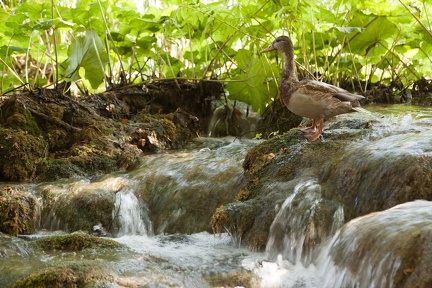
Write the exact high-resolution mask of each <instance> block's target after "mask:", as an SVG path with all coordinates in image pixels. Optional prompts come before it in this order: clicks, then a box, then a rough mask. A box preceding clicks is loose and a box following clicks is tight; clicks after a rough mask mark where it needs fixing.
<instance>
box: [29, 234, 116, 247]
mask: <svg viewBox="0 0 432 288" xmlns="http://www.w3.org/2000/svg"><path fill="white" fill-rule="evenodd" d="M36 244H37V245H39V246H40V247H41V248H42V249H44V250H62V251H81V250H83V249H102V248H110V249H117V248H122V247H123V245H121V244H119V243H117V242H115V241H113V240H110V239H104V238H99V237H96V236H92V235H88V234H84V233H73V234H66V235H59V236H49V237H44V238H40V239H37V240H36Z"/></svg>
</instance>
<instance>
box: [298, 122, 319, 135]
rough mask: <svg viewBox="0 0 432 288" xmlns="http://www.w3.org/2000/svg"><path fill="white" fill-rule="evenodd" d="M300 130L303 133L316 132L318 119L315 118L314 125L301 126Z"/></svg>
mask: <svg viewBox="0 0 432 288" xmlns="http://www.w3.org/2000/svg"><path fill="white" fill-rule="evenodd" d="M300 131H302V132H303V133H315V132H316V121H315V119H313V120H312V125H311V126H309V127H305V128H300Z"/></svg>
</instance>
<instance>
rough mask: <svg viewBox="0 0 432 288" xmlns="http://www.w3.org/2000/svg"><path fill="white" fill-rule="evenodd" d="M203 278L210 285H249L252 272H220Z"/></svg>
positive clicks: (250, 284)
mask: <svg viewBox="0 0 432 288" xmlns="http://www.w3.org/2000/svg"><path fill="white" fill-rule="evenodd" d="M204 278H205V280H206V281H207V282H208V283H209V284H210V285H211V286H212V287H251V286H252V279H253V273H251V272H245V271H242V272H231V273H220V274H216V275H211V276H205V277H204Z"/></svg>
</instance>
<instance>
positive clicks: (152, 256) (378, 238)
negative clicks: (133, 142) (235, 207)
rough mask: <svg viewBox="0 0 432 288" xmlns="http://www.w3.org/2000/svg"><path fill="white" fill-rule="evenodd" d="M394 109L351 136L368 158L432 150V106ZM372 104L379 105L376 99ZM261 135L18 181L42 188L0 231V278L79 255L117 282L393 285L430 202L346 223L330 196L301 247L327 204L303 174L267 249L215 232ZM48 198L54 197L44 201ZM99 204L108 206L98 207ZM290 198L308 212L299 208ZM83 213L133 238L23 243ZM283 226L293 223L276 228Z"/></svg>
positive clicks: (96, 228) (427, 222)
mask: <svg viewBox="0 0 432 288" xmlns="http://www.w3.org/2000/svg"><path fill="white" fill-rule="evenodd" d="M397 109H398V108H397V107H396V108H390V109H387V113H386V114H384V116H383V117H382V118H380V119H379V120H377V121H378V124H376V125H375V126H374V127H373V128H372V129H371V130H370V131H369V132H368V133H366V134H364V135H362V136H361V137H360V138H359V139H358V140H355V141H353V146H358V147H361V149H364V151H368V153H367V155H365V157H371V158H373V157H375V155H377V154H380V155H382V154H383V153H389V151H391V153H393V154H396V155H397V154H398V153H399V154H400V155H407V154H410V153H412V154H416V155H423V156H424V157H431V155H432V136H431V135H432V129H431V127H432V110H431V109H426V108H418V109H414V108H413V109H412V110H411V111H408V112H407V113H399V112H398V110H397ZM370 110H371V111H372V112H374V113H375V112H380V113H381V112H382V108H380V107H376V108H373V107H372V108H371V109H370ZM335 131H336V130H335ZM334 133H336V132H334ZM257 143H259V140H248V139H237V138H233V137H225V138H199V139H196V140H194V141H191V143H189V144H188V146H187V147H185V148H184V149H182V150H180V151H175V152H161V153H158V154H154V155H144V156H143V157H142V159H141V161H140V162H139V163H137V165H136V166H135V167H134V168H133V169H132V170H130V171H127V172H125V173H119V172H118V173H111V174H108V175H104V176H101V177H93V178H85V179H65V180H60V181H56V182H52V183H41V184H20V186H24V187H25V190H26V191H28V192H30V193H32V194H33V195H35V196H36V197H37V199H38V205H39V207H38V209H37V211H38V212H37V213H36V216H35V219H34V221H35V226H36V229H37V232H36V233H35V234H33V235H21V236H20V237H10V238H9V237H5V236H2V235H0V258H3V260H2V261H1V263H0V287H10V285H11V283H14V281H16V280H17V279H20V278H22V277H24V276H26V275H28V274H29V273H33V272H35V271H39V270H40V269H41V268H43V267H48V266H49V265H52V264H53V263H62V262H65V261H81V260H83V259H98V260H101V261H104V262H106V263H108V264H109V266H110V268H111V269H112V271H114V274H115V276H114V280H113V281H112V283H110V284H109V285H108V286H107V285H105V286H101V287H234V286H236V285H237V286H242V285H241V284H238V283H242V281H241V280H235V279H237V278H239V279H243V278H247V279H249V280H248V283H250V287H257V288H258V287H263V288H276V287H286V288H300V287H304V288H318V287H320V288H321V287H359V288H360V287H394V285H393V284H392V283H393V279H394V278H395V277H396V272H397V270H398V269H399V268H400V265H401V263H402V262H401V261H402V260H401V259H402V258H401V257H402V256H401V252H400V251H401V250H404V249H405V246H403V244H402V243H403V241H401V239H402V238H403V237H406V238H407V239H408V240H409V239H411V238H413V239H419V238H418V237H424V235H426V234H427V235H432V202H431V201H426V200H422V199H418V200H415V201H409V202H406V203H402V204H399V205H396V206H393V207H391V208H389V209H386V210H383V211H379V212H373V213H369V214H367V215H364V216H361V217H357V218H355V219H352V220H350V221H348V222H347V223H345V222H346V221H344V209H343V207H342V206H340V207H336V208H335V212H334V214H333V220H332V221H333V223H331V225H330V226H331V229H330V231H329V232H328V233H329V235H330V236H329V237H327V239H325V241H323V242H322V243H320V244H319V245H317V247H316V248H315V249H313V250H312V251H308V253H305V252H304V251H303V250H302V249H304V245H303V243H304V241H306V240H305V235H306V234H307V233H310V227H306V225H305V223H307V222H308V221H309V220H308V219H309V218H311V217H314V213H315V211H316V210H317V209H318V208H319V207H320V205H321V204H322V200H321V199H322V195H321V187H320V185H319V181H318V180H317V179H314V178H311V177H310V176H309V175H304V176H302V175H299V178H298V179H296V183H297V184H296V185H295V187H294V189H293V191H291V193H289V196H288V197H287V198H286V199H285V201H284V202H283V203H281V205H280V207H278V209H277V213H276V214H275V215H276V216H275V218H274V220H273V224H272V226H271V227H270V234H269V239H268V242H267V245H266V250H265V251H263V252H259V251H253V250H251V249H248V248H249V247H244V246H243V245H241V239H240V238H239V237H238V236H236V235H232V234H230V233H229V232H228V230H227V232H226V233H221V234H219V235H214V234H213V233H211V228H210V224H209V223H210V220H211V216H212V214H213V213H214V211H215V210H216V209H217V208H218V207H219V206H220V205H222V204H223V203H229V202H233V199H234V198H235V196H236V195H237V192H238V189H239V186H240V185H241V183H242V180H243V177H244V176H243V173H244V172H243V168H242V162H243V160H244V156H245V154H246V153H247V151H248V150H249V149H251V148H252V147H254V146H255V145H257ZM389 147H390V148H391V150H389ZM8 185H15V184H11V183H8ZM17 185H18V184H17ZM275 185H276V184H275ZM284 189H285V188H284ZM431 189H432V187H431ZM300 196H301V197H302V198H301V201H300V200H299V199H300V198H298V197H300ZM47 199H50V204H49V206H47V204H44V203H45V202H44V201H47ZM102 199H106V200H102ZM143 199H146V200H143ZM74 203H75V204H74ZM77 203H78V204H77ZM83 203H86V204H83ZM88 203H92V205H88ZM100 203H102V204H103V207H105V208H104V211H103V212H99V211H96V210H97V209H96V208H97V207H99V206H98V205H102V204H100ZM80 209H81V210H80ZM294 209H303V210H302V211H305V210H306V211H308V213H304V214H301V215H300V216H299V215H298V214H295V215H294V214H292V213H291V211H293V210H294ZM93 210H94V211H93ZM82 211H86V213H83V212H82ZM83 223H88V224H86V225H87V226H88V227H92V229H91V230H92V231H88V230H87V231H84V232H86V233H92V234H95V235H99V236H102V237H105V238H108V239H112V240H114V241H116V242H118V243H121V244H124V245H126V246H127V247H128V248H129V249H128V250H127V251H125V250H118V251H105V252H104V251H102V252H95V251H93V250H89V251H85V250H83V251H50V252H46V251H43V250H41V249H38V248H35V247H34V246H32V245H30V243H31V242H32V241H33V240H34V239H37V238H41V237H45V236H47V235H63V234H68V233H72V232H75V231H80V230H83V229H82V227H84V226H83V225H84V224H83ZM87 226H86V227H87ZM308 229H309V230H308ZM282 230H283V231H288V230H289V232H287V233H286V234H284V235H280V233H281V231H282ZM402 234H403V235H405V234H406V235H407V236H402ZM281 239H282V240H281ZM422 239H423V238H422ZM425 239H431V238H425ZM408 240H407V241H408ZM425 241H428V240H425ZM371 243H372V244H371ZM429 244H430V243H429ZM429 246H430V245H429ZM365 247H369V248H365ZM370 247H373V248H372V249H370ZM430 249H431V250H432V248H430ZM302 255H303V256H302ZM305 255H306V256H305ZM431 255H432V254H431ZM428 257H429V256H428ZM430 257H432V256H430ZM427 259H429V261H430V262H432V261H431V259H432V258H426V260H425V261H426V262H427ZM428 265H429V267H432V264H430V263H429V264H428ZM411 268H412V267H407V269H411ZM431 269H432V268H431ZM406 271H408V270H406ZM431 271H432V270H431ZM410 272H411V270H410V271H408V272H407V273H410ZM209 279H212V281H210V282H211V283H212V284H209ZM215 279H216V280H215ZM217 279H220V280H217ZM233 279H234V280H233ZM224 283H237V284H235V285H232V286H229V285H230V284H224ZM426 285H427V284H426ZM418 287H426V286H422V285H419V286H418Z"/></svg>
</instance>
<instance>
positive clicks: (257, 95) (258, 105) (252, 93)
mask: <svg viewBox="0 0 432 288" xmlns="http://www.w3.org/2000/svg"><path fill="white" fill-rule="evenodd" d="M234 59H235V60H236V63H237V67H238V68H239V70H240V73H239V74H238V75H237V76H236V77H234V78H233V80H237V81H238V82H228V83H227V85H226V89H227V90H228V92H229V98H230V99H235V100H238V101H241V102H244V103H247V104H249V105H251V106H252V108H253V109H254V110H255V111H256V112H258V113H261V114H262V113H264V111H265V110H266V106H267V104H268V103H270V99H271V98H272V97H275V96H276V94H277V85H275V83H271V84H272V85H269V86H268V85H267V84H266V83H268V81H267V75H266V72H267V73H270V72H271V70H272V69H273V68H274V67H271V66H270V65H268V64H264V65H263V63H262V62H261V61H260V59H258V58H256V57H252V55H251V52H250V51H248V50H245V49H241V50H239V51H238V53H237V55H236V56H235V57H234Z"/></svg>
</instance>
